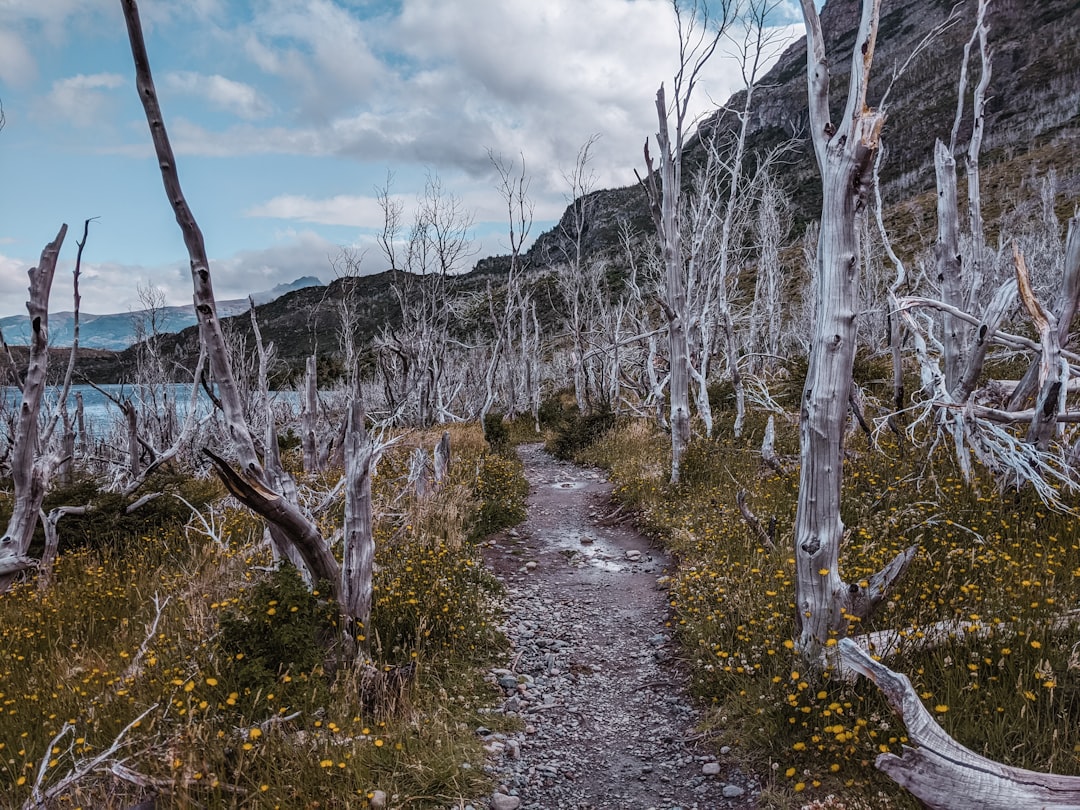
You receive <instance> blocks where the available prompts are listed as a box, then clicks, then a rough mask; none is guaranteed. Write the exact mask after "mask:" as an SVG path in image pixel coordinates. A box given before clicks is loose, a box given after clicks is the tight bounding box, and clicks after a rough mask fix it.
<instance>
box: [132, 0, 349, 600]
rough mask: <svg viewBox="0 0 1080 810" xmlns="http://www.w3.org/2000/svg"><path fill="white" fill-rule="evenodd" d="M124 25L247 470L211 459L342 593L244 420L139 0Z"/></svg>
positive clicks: (315, 536)
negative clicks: (269, 473)
mask: <svg viewBox="0 0 1080 810" xmlns="http://www.w3.org/2000/svg"><path fill="white" fill-rule="evenodd" d="M122 2H123V9H124V20H125V22H126V23H127V29H128V39H129V41H130V43H131V53H132V57H133V60H134V63H135V83H136V87H137V89H138V92H139V98H140V99H141V101H142V104H143V109H144V111H145V113H146V120H147V124H148V125H149V127H150V133H151V136H152V138H153V141H154V150H155V152H156V154H157V159H158V166H159V168H160V170H161V179H162V183H163V184H164V186H165V193H166V196H167V197H168V199H169V203H170V205H171V206H172V208H173V213H174V214H175V216H176V222H177V224H178V225H179V226H180V230H181V232H182V234H183V237H184V244H185V245H186V247H187V251H188V256H189V258H190V260H191V278H192V284H193V287H194V302H195V312H196V315H197V318H198V324H199V338H200V341H201V342H202V345H203V346H204V347H205V349H206V355H207V359H208V361H209V364H210V370H211V373H212V376H213V378H214V381H215V382H216V384H217V387H218V395H219V396H218V399H219V401H220V403H221V409H222V413H223V415H224V419H225V426H226V429H227V431H228V433H229V438H230V440H231V441H230V450H231V454H232V455H233V457H234V458H235V459H236V464H237V466H238V467H239V469H240V470H241V472H239V473H237V472H236V471H235V470H234V469H233V468H232V467H231V465H230V464H229V462H227V461H226V460H225V459H223V458H221V457H220V456H218V455H216V454H214V453H213V452H211V451H209V450H207V451H205V452H206V454H207V456H208V457H209V458H210V459H211V460H212V461H213V462H214V466H215V469H216V470H217V472H218V474H219V475H220V476H221V479H222V481H223V482H224V484H225V486H226V487H227V488H228V489H229V491H230V492H231V493H232V494H233V495H234V496H236V497H237V498H238V499H239V500H240V501H241V502H242V503H244V504H245V505H246V506H248V508H250V509H252V510H254V511H256V512H258V513H259V514H260V515H262V517H264V518H265V519H266V520H268V521H270V522H271V523H272V524H274V529H275V531H274V532H272V533H273V534H274V536H275V538H276V539H277V540H278V542H288V543H292V544H295V545H296V550H297V551H298V552H299V554H300V556H301V557H302V558H303V560H304V562H305V564H306V566H307V568H308V569H309V570H310V572H311V574H312V576H313V577H314V578H315V579H316V580H318V579H325V580H328V581H329V582H331V583H334V587H335V588H337V583H338V580H339V579H340V568H339V566H338V564H337V561H336V560H335V559H334V555H333V554H332V553H331V552H330V548H329V547H328V545H327V544H326V542H325V541H324V540H323V538H322V536H321V534H320V533H319V530H318V528H317V527H316V525H315V524H314V522H313V521H312V520H311V519H310V518H308V517H307V516H306V515H304V514H303V513H302V512H301V511H300V509H299V508H298V507H297V506H296V505H295V504H293V503H290V502H289V501H288V500H287V499H286V498H283V497H282V496H281V495H280V494H278V493H277V492H274V491H273V489H272V488H271V486H270V485H269V483H268V481H267V478H266V474H265V471H264V470H263V467H262V464H261V463H260V461H259V457H258V454H257V453H256V451H255V443H254V441H253V440H252V437H251V431H250V429H249V428H248V424H247V421H246V419H245V418H244V411H243V401H242V398H241V396H240V392H239V389H238V387H237V384H236V378H235V377H234V376H233V372H232V367H231V365H230V362H229V354H228V349H227V347H226V345H225V338H224V335H223V334H222V331H221V322H220V321H219V320H218V317H217V305H216V302H215V300H214V289H213V285H212V283H211V278H210V264H209V260H208V259H207V255H206V245H205V243H204V241H203V235H202V231H201V230H200V229H199V226H198V223H197V222H196V221H195V217H194V215H193V214H192V212H191V209H190V208H189V207H188V204H187V200H186V199H185V198H184V192H183V189H182V188H181V186H180V178H179V175H178V174H177V170H176V158H175V157H174V155H173V151H172V146H171V144H170V143H169V136H168V133H167V132H166V130H165V122H164V119H163V117H162V114H161V107H160V105H159V104H158V98H157V91H156V90H155V88H154V80H153V76H152V74H151V71H150V60H149V57H148V56H147V53H146V43H145V41H144V39H143V34H142V23H141V21H140V19H139V9H138V5H137V3H136V2H135V0H122Z"/></svg>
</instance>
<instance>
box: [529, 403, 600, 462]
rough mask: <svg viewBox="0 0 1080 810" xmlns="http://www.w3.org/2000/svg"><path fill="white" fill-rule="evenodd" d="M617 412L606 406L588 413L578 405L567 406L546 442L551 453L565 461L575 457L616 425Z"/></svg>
mask: <svg viewBox="0 0 1080 810" xmlns="http://www.w3.org/2000/svg"><path fill="white" fill-rule="evenodd" d="M615 421H616V420H615V414H614V413H613V412H612V411H611V409H610V408H608V407H606V406H604V407H602V408H598V409H596V410H592V411H589V412H588V413H581V412H580V411H578V409H577V407H576V406H575V407H573V408H565V409H564V410H563V412H562V416H561V418H560V420H559V421H558V422H557V423H556V424H555V426H554V430H553V433H552V436H551V438H549V439H548V441H547V442H546V447H547V450H548V452H549V453H551V454H552V455H553V456H555V458H559V459H563V460H564V461H566V460H569V459H571V458H573V457H574V455H575V454H576V453H578V452H580V451H581V450H584V449H585V448H586V447H588V446H589V445H590V444H592V443H593V442H595V441H597V440H598V439H600V437H602V436H603V435H604V434H605V433H607V432H608V431H609V430H611V429H612V428H613V427H615Z"/></svg>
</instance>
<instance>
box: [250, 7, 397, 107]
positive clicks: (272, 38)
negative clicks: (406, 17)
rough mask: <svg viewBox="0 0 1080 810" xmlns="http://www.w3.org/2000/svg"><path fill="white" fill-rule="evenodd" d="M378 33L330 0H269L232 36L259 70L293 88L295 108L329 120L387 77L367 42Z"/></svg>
mask: <svg viewBox="0 0 1080 810" xmlns="http://www.w3.org/2000/svg"><path fill="white" fill-rule="evenodd" d="M382 33H383V32H382V31H381V29H379V28H375V27H372V26H366V25H365V24H364V23H363V22H362V21H361V20H359V19H358V18H357V17H355V16H353V15H352V14H350V13H349V11H348V10H346V9H344V8H341V7H340V6H339V5H337V4H336V3H333V2H329V0H269V2H265V3H260V4H258V5H257V7H256V12H255V15H254V17H253V19H252V20H251V22H250V23H249V24H246V25H245V26H244V27H243V29H242V30H241V31H238V32H237V37H238V39H239V40H240V42H241V48H242V49H243V51H244V52H245V53H246V54H247V55H248V57H249V58H250V59H251V60H252V61H253V62H254V63H255V64H256V65H257V66H258V67H259V68H260V69H261V70H263V71H265V72H266V73H269V74H271V75H274V76H277V77H279V78H282V79H284V80H285V81H286V83H287V84H289V85H291V86H292V87H293V88H294V90H295V92H296V106H297V112H298V114H300V115H302V116H303V117H306V118H310V117H312V116H314V117H316V118H317V119H320V120H328V119H329V118H331V117H332V116H333V115H334V114H335V113H336V112H338V111H340V110H341V109H345V108H349V107H351V106H352V105H354V104H356V103H359V102H361V101H364V100H367V99H368V98H369V97H370V96H371V95H372V94H373V93H375V92H377V90H378V88H379V87H380V86H381V85H384V83H385V82H386V81H387V80H389V78H390V74H389V73H388V72H387V71H386V70H385V68H384V66H383V64H382V63H381V62H380V61H379V59H378V58H377V57H376V56H375V54H374V53H373V51H372V48H371V46H370V45H369V42H368V39H369V38H372V39H378V38H381V36H382Z"/></svg>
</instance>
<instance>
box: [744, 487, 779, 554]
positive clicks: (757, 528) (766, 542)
mask: <svg viewBox="0 0 1080 810" xmlns="http://www.w3.org/2000/svg"><path fill="white" fill-rule="evenodd" d="M735 503H736V504H737V505H738V507H739V514H741V515H742V518H743V520H744V521H746V525H747V526H749V527H750V531H752V532H753V533H754V535H755V536H756V537H757V539H758V540H760V541H761V544H762V545H763V546H765V547H766V548H768V549H770V550H772V551H776V543H775V542H774V541H773V538H772V537H770V536H769V533H768V532H767V531H765V527H764V526H762V525H761V521H760V520H758V517H757V515H755V514H754V512H753V510H752V509H751V508H750V506H749V504H747V502H746V490H745V489H740V490H739V492H738V494H736V495H735Z"/></svg>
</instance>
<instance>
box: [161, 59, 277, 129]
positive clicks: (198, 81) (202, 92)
mask: <svg viewBox="0 0 1080 810" xmlns="http://www.w3.org/2000/svg"><path fill="white" fill-rule="evenodd" d="M164 84H165V87H167V88H168V89H170V90H172V91H174V92H176V93H184V94H187V95H193V96H198V97H200V98H202V99H204V100H206V101H207V102H209V103H210V104H211V105H213V106H214V107H217V108H218V109H219V110H224V111H225V112H229V113H232V114H234V115H236V116H239V117H240V118H246V119H248V120H254V119H257V118H265V117H266V116H268V115H269V114H270V113H271V112H273V105H271V104H270V102H269V101H267V100H266V99H264V98H263V97H262V96H261V95H260V94H259V91H258V90H256V89H255V88H254V87H252V86H251V85H250V84H244V83H243V82H238V81H234V80H232V79H227V78H225V77H224V76H221V75H218V74H216V73H215V74H213V75H209V76H208V75H206V74H204V73H195V72H194V71H190V70H183V71H175V72H173V73H169V74H167V75H166V76H165V82H164Z"/></svg>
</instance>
